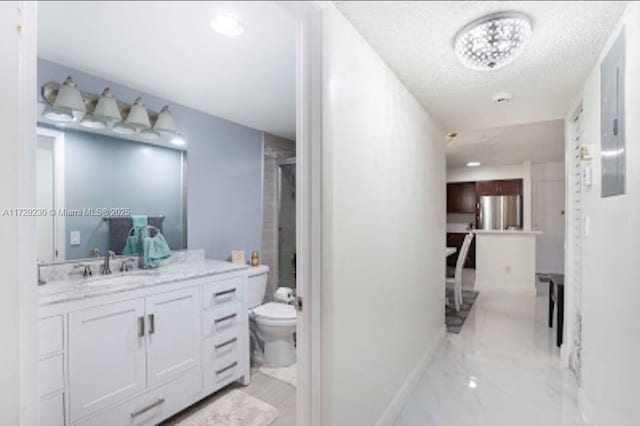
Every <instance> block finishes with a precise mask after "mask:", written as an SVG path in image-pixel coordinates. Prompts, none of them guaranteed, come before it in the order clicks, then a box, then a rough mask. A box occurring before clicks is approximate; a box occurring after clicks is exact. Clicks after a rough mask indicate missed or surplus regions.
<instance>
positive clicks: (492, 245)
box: [473, 230, 542, 296]
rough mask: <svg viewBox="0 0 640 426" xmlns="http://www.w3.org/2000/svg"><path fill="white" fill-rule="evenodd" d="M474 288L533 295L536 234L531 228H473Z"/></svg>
mask: <svg viewBox="0 0 640 426" xmlns="http://www.w3.org/2000/svg"><path fill="white" fill-rule="evenodd" d="M473 232H474V233H475V235H476V283H475V287H476V289H477V290H478V291H502V292H508V293H517V294H528V295H534V296H535V294H536V274H535V272H536V271H535V267H536V236H537V235H540V234H541V233H542V232H540V231H532V230H513V231H511V230H510V231H503V230H475V231H473Z"/></svg>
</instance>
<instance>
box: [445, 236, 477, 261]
mask: <svg viewBox="0 0 640 426" xmlns="http://www.w3.org/2000/svg"><path fill="white" fill-rule="evenodd" d="M465 235H467V234H465V233H459V232H448V233H447V247H455V248H456V252H455V253H454V254H452V255H451V256H447V266H451V267H454V268H455V266H456V262H457V261H458V255H459V254H460V249H461V248H462V243H463V242H464V237H465ZM464 267H465V268H472V269H475V268H476V239H475V237H474V239H473V240H471V245H470V246H469V251H468V253H467V257H466V259H465V261H464Z"/></svg>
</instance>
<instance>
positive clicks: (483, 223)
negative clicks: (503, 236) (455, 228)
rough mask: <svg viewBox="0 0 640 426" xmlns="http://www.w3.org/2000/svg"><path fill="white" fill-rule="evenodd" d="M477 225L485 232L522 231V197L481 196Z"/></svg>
mask: <svg viewBox="0 0 640 426" xmlns="http://www.w3.org/2000/svg"><path fill="white" fill-rule="evenodd" d="M478 224H479V226H478V229H485V230H496V229H498V230H509V229H522V196H520V195H484V196H481V197H480V208H479V217H478Z"/></svg>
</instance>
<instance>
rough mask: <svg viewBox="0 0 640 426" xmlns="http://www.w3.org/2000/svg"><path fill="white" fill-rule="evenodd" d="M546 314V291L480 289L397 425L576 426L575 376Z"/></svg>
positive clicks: (577, 422)
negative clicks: (533, 293) (460, 327)
mask: <svg viewBox="0 0 640 426" xmlns="http://www.w3.org/2000/svg"><path fill="white" fill-rule="evenodd" d="M546 314H547V296H546V295H545V294H541V295H539V296H537V297H535V296H522V295H510V294H503V293H496V292H483V293H480V296H479V297H478V299H477V301H476V303H475V305H474V308H473V309H472V311H471V313H470V314H469V317H468V319H467V321H466V323H465V325H464V327H463V330H462V332H461V333H460V334H457V335H456V334H448V335H447V338H446V341H445V343H444V344H443V346H442V347H441V348H440V349H439V351H438V353H437V354H436V356H435V358H434V360H433V362H432V363H431V365H430V366H429V368H428V370H427V371H426V373H425V375H424V376H423V377H422V379H421V380H420V383H419V385H418V386H417V388H416V389H415V391H414V393H413V394H412V396H411V397H410V399H409V401H408V402H407V404H406V406H405V407H404V409H403V411H402V413H401V415H400V416H399V418H398V419H397V422H396V426H513V425H518V426H539V425H545V426H582V425H583V423H582V422H581V420H580V415H579V412H578V409H577V402H576V400H577V386H576V383H575V379H574V377H573V375H572V373H571V372H570V371H569V370H568V369H566V368H565V367H563V366H562V365H561V362H560V350H559V349H558V348H556V346H555V344H554V336H555V332H554V330H553V329H550V328H548V327H547V323H546Z"/></svg>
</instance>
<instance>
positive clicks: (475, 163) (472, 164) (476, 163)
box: [467, 161, 480, 167]
mask: <svg viewBox="0 0 640 426" xmlns="http://www.w3.org/2000/svg"><path fill="white" fill-rule="evenodd" d="M467 167H480V162H479V161H469V162H468V163H467Z"/></svg>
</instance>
